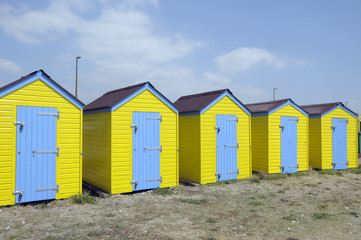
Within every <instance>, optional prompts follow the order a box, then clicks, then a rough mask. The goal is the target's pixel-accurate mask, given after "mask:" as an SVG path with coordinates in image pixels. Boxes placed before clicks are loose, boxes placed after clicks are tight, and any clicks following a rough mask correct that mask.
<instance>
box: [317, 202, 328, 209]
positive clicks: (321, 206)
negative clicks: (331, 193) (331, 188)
mask: <svg viewBox="0 0 361 240" xmlns="http://www.w3.org/2000/svg"><path fill="white" fill-rule="evenodd" d="M327 207H328V204H327V203H324V204H320V205H319V206H318V209H320V210H326V208H327Z"/></svg>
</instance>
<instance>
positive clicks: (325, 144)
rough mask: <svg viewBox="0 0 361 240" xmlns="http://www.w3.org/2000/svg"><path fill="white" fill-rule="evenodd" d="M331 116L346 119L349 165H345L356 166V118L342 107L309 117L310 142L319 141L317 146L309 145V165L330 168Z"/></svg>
mask: <svg viewBox="0 0 361 240" xmlns="http://www.w3.org/2000/svg"><path fill="white" fill-rule="evenodd" d="M332 118H347V119H348V124H347V160H348V162H349V165H348V166H347V167H348V168H356V167H358V155H357V118H356V117H354V116H352V115H351V114H349V113H348V112H347V111H345V110H343V109H342V108H337V109H335V110H333V111H332V112H330V113H328V114H326V115H324V116H323V117H321V118H311V119H310V142H319V145H318V147H317V148H316V147H315V148H311V147H310V165H311V167H313V168H318V169H332V128H331V126H332ZM311 127H312V128H311ZM311 131H312V132H311Z"/></svg>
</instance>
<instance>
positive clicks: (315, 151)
mask: <svg viewBox="0 0 361 240" xmlns="http://www.w3.org/2000/svg"><path fill="white" fill-rule="evenodd" d="M309 141H310V167H312V168H318V169H322V161H321V159H322V154H321V152H322V136H321V118H310V140H309ZM331 162H332V160H331ZM331 168H332V166H331Z"/></svg>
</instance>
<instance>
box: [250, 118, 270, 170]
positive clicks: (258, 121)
mask: <svg viewBox="0 0 361 240" xmlns="http://www.w3.org/2000/svg"><path fill="white" fill-rule="evenodd" d="M268 138H269V132H268V116H258V117H252V148H251V149H252V170H253V171H256V172H268V161H267V159H268Z"/></svg>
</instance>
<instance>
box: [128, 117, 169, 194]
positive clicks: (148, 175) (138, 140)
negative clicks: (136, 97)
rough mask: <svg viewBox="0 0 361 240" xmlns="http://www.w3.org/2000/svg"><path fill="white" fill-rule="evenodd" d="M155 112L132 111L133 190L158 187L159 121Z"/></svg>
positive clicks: (159, 179) (159, 118)
mask: <svg viewBox="0 0 361 240" xmlns="http://www.w3.org/2000/svg"><path fill="white" fill-rule="evenodd" d="M161 120H162V118H161V116H160V114H159V113H155V112H133V125H132V127H133V180H132V183H133V191H137V190H144V189H152V188H156V187H160V182H161V181H162V177H161V176H160V152H161V151H162V146H160V122H161Z"/></svg>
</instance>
